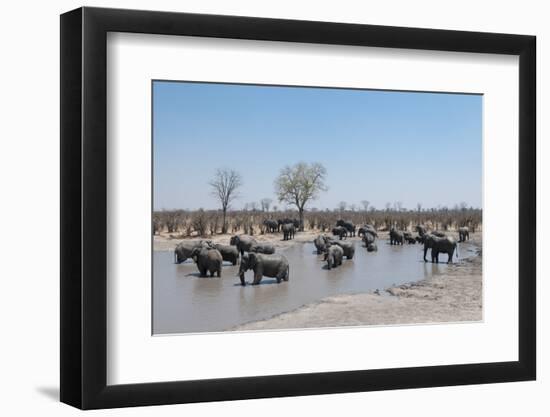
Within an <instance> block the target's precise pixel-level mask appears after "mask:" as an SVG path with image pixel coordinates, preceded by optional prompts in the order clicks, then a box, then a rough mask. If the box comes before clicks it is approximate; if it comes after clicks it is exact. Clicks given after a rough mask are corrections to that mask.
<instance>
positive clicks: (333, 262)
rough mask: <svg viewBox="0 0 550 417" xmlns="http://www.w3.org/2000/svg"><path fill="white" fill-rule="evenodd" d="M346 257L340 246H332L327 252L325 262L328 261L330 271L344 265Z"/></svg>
mask: <svg viewBox="0 0 550 417" xmlns="http://www.w3.org/2000/svg"><path fill="white" fill-rule="evenodd" d="M343 257H344V250H343V249H342V248H341V247H340V246H338V245H332V246H330V247H329V248H328V250H327V251H326V252H325V257H324V259H323V260H325V261H327V267H328V269H332V268H333V267H335V268H336V267H337V266H338V265H342V258H343Z"/></svg>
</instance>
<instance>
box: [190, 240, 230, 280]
mask: <svg viewBox="0 0 550 417" xmlns="http://www.w3.org/2000/svg"><path fill="white" fill-rule="evenodd" d="M191 255H192V257H193V260H194V261H195V263H196V264H197V268H198V269H199V272H200V275H201V277H205V276H207V275H206V273H207V272H210V276H211V277H213V276H214V274H215V273H216V274H217V275H218V278H221V276H222V263H223V257H222V254H221V253H220V251H219V250H217V249H212V248H207V247H198V248H195V249H193V252H192V254H191Z"/></svg>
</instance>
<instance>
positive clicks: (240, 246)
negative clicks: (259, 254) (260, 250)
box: [229, 235, 257, 256]
mask: <svg viewBox="0 0 550 417" xmlns="http://www.w3.org/2000/svg"><path fill="white" fill-rule="evenodd" d="M256 243H257V242H256V239H254V238H253V237H252V236H248V235H240V236H237V235H235V236H233V237H231V240H230V241H229V244H230V245H231V246H236V247H237V250H238V251H239V252H240V253H241V256H242V255H243V254H244V253H245V252H250V248H251V247H252V246H253V245H255V244H256Z"/></svg>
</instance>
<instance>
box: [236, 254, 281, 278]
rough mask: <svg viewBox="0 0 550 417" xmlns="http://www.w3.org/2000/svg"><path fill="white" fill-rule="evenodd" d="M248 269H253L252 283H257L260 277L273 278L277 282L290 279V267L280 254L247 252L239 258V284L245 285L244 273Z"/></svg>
mask: <svg viewBox="0 0 550 417" xmlns="http://www.w3.org/2000/svg"><path fill="white" fill-rule="evenodd" d="M248 270H252V271H254V280H253V282H252V285H258V284H259V283H260V281H261V280H262V277H270V278H275V279H276V280H277V283H280V282H281V281H288V280H289V279H290V267H289V264H288V260H287V259H286V258H285V257H284V256H283V255H280V254H273V255H265V254H262V253H254V252H251V253H248V254H246V255H244V256H243V257H242V259H241V267H240V268H239V277H240V280H241V285H246V282H245V279H244V273H245V272H246V271H248Z"/></svg>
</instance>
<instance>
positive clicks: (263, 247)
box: [250, 243, 275, 255]
mask: <svg viewBox="0 0 550 417" xmlns="http://www.w3.org/2000/svg"><path fill="white" fill-rule="evenodd" d="M250 252H254V253H263V254H266V255H271V254H274V253H275V247H274V246H273V245H270V244H269V243H256V244H255V245H252V246H251V247H250Z"/></svg>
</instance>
